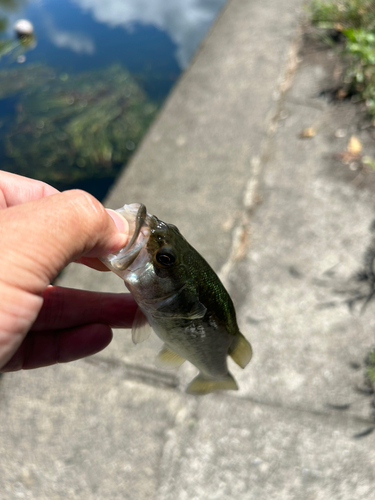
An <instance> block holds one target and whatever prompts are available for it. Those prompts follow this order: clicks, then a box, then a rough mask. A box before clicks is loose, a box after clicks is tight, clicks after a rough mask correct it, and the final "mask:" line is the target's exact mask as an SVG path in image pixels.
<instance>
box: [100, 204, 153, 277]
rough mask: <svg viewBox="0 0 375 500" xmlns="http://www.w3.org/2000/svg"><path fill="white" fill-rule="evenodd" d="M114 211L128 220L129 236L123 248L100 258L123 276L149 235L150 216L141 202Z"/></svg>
mask: <svg viewBox="0 0 375 500" xmlns="http://www.w3.org/2000/svg"><path fill="white" fill-rule="evenodd" d="M116 212H117V213H119V214H120V215H121V216H122V217H124V219H126V221H127V222H128V224H129V233H130V234H131V238H130V240H129V242H128V243H127V245H126V246H124V248H121V249H120V250H119V251H118V252H116V253H113V254H109V255H107V256H106V257H103V258H101V259H100V260H101V261H102V262H103V263H104V264H105V265H106V266H107V267H108V268H109V269H110V270H111V271H113V272H114V273H116V274H117V275H119V276H120V277H123V274H124V271H126V269H127V268H128V267H129V266H130V264H132V262H134V260H135V259H136V258H137V257H138V255H139V253H140V251H141V250H142V248H143V247H144V246H145V244H146V243H147V241H148V239H149V237H150V234H151V230H150V226H149V223H150V218H151V216H150V215H149V214H148V213H147V210H146V207H145V205H143V204H142V203H132V204H130V205H124V206H123V207H121V208H119V209H117V210H116Z"/></svg>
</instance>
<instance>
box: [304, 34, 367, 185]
mask: <svg viewBox="0 0 375 500" xmlns="http://www.w3.org/2000/svg"><path fill="white" fill-rule="evenodd" d="M328 35H329V34H328ZM335 37H336V38H337V40H335ZM326 39H327V36H326ZM330 40H331V46H330V45H328V44H327V43H326V42H325V41H324V40H323V33H322V31H320V30H316V29H313V28H311V27H306V28H305V29H304V33H303V36H302V44H301V50H300V53H299V57H300V60H301V64H303V65H310V66H316V67H320V68H322V69H323V71H322V74H323V75H324V76H323V77H322V78H321V80H320V82H319V88H318V90H317V92H316V95H315V96H314V99H316V101H317V103H321V104H322V105H324V106H325V113H324V118H323V121H324V124H323V126H322V127H321V129H322V130H323V131H322V134H323V135H325V138H324V140H328V141H329V142H330V144H331V145H332V153H330V154H328V155H326V156H325V157H323V162H324V164H323V170H324V172H325V173H326V174H327V175H329V176H330V177H331V178H332V177H333V178H335V179H336V180H337V182H345V183H350V184H352V185H353V186H355V187H356V188H358V189H367V190H370V191H372V192H374V193H375V120H374V119H372V118H371V117H370V116H369V115H368V114H367V111H366V106H365V103H364V102H358V98H357V96H355V95H347V94H346V92H345V90H344V85H343V78H344V74H345V70H346V67H347V61H346V60H345V58H343V57H342V55H340V48H341V46H340V44H341V43H342V42H341V40H340V37H339V36H338V35H337V34H335V33H334V32H332V33H331V37H330ZM327 104H328V106H327ZM306 133H313V131H306ZM353 137H354V140H352V143H351V139H352V138H353ZM353 141H354V145H356V146H357V147H356V148H355V147H354V148H353ZM355 141H357V142H355ZM351 145H352V146H351Z"/></svg>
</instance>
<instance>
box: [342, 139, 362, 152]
mask: <svg viewBox="0 0 375 500" xmlns="http://www.w3.org/2000/svg"><path fill="white" fill-rule="evenodd" d="M346 149H347V151H348V153H350V154H352V155H356V156H357V155H360V154H361V151H362V144H361V142H360V140H359V139H358V138H357V137H356V136H355V135H352V136H351V138H350V140H349V143H348V147H347V148H346Z"/></svg>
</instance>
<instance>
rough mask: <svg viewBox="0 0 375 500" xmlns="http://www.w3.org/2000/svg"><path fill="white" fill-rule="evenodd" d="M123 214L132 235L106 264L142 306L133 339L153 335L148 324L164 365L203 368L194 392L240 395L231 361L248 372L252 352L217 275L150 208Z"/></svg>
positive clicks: (140, 207)
mask: <svg viewBox="0 0 375 500" xmlns="http://www.w3.org/2000/svg"><path fill="white" fill-rule="evenodd" d="M117 212H118V213H119V214H120V215H122V216H123V217H124V218H125V219H126V220H127V221H128V223H129V229H130V234H132V237H131V239H130V241H129V242H128V244H127V245H126V246H125V247H124V248H123V249H121V250H120V251H119V252H117V253H116V254H111V255H109V256H107V257H106V258H104V259H102V261H103V262H104V263H105V264H106V266H107V267H108V268H109V269H110V270H111V271H113V272H114V273H116V274H117V275H118V276H120V277H121V278H122V279H123V280H124V282H125V285H126V287H127V288H128V289H129V291H130V292H131V293H132V295H133V297H134V299H135V300H136V302H137V304H138V306H139V310H138V312H137V314H136V317H135V320H134V325H133V329H132V337H133V341H134V342H135V343H139V342H142V341H143V340H145V338H147V336H148V334H147V329H145V327H144V325H145V323H146V319H147V322H148V323H149V324H150V325H151V327H152V329H153V330H154V332H155V333H156V334H157V335H158V336H159V337H160V338H161V339H162V340H163V341H164V346H163V348H162V350H161V351H160V353H159V355H158V361H159V363H160V364H161V365H162V366H164V367H167V368H177V367H179V366H180V365H181V364H182V363H183V362H184V361H185V360H188V361H190V363H192V364H193V365H195V366H196V368H198V370H199V374H198V375H197V377H196V378H195V379H194V380H193V381H192V382H191V383H190V385H189V386H188V388H187V392H188V393H190V394H208V393H210V392H213V391H216V390H237V389H238V386H237V383H236V381H235V380H234V378H233V376H232V375H231V373H230V372H229V371H228V366H227V356H228V355H229V356H231V357H232V359H233V360H234V361H235V362H236V363H237V364H238V365H239V366H240V367H241V368H245V366H246V365H247V364H248V362H249V361H250V359H251V356H252V350H251V346H250V344H249V342H248V341H247V340H246V339H245V337H244V336H243V335H242V334H241V333H240V331H239V329H238V326H237V321H236V313H235V309H234V306H233V302H232V300H231V298H230V296H229V294H228V292H227V291H226V290H225V288H224V286H223V284H222V283H221V281H220V279H219V277H218V276H217V274H216V273H215V272H214V271H213V269H212V268H211V267H210V266H209V264H208V263H207V262H206V261H205V260H204V259H203V257H202V256H201V255H200V254H199V253H198V252H197V251H196V250H195V249H194V248H193V247H192V246H191V245H190V244H189V243H188V242H187V241H186V240H185V238H184V237H183V236H182V235H181V233H180V232H179V230H178V229H177V227H176V226H174V225H172V224H166V223H165V222H162V221H161V220H159V219H158V218H157V217H155V216H154V215H150V214H148V213H147V211H146V207H145V206H144V205H142V204H138V203H134V204H132V205H124V206H123V207H122V208H121V209H118V210H117Z"/></svg>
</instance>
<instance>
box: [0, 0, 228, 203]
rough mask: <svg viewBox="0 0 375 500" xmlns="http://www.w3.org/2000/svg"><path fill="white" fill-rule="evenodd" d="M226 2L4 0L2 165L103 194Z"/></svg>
mask: <svg viewBox="0 0 375 500" xmlns="http://www.w3.org/2000/svg"><path fill="white" fill-rule="evenodd" d="M224 3H225V0H173V1H171V0H105V1H103V0H70V1H67V0H34V1H31V0H30V1H29V2H25V1H22V0H0V14H1V15H2V17H5V18H6V19H7V20H8V27H7V28H5V29H3V32H2V35H1V36H2V39H3V41H4V43H3V47H2V49H3V52H4V51H5V49H4V44H6V43H7V44H8V45H5V46H6V48H7V49H8V50H9V51H8V52H7V53H5V54H4V53H3V55H2V57H1V59H0V162H1V168H3V169H5V170H8V171H11V172H14V173H19V174H22V175H27V176H29V177H34V178H38V179H42V180H45V181H46V182H49V183H50V184H52V185H54V186H56V187H57V188H58V189H68V188H71V187H80V188H83V189H86V190H88V191H89V192H91V193H92V194H94V195H95V196H96V197H98V198H99V199H102V198H103V197H104V196H105V194H106V192H107V190H108V189H109V187H110V186H111V184H112V182H113V181H114V179H115V177H116V175H118V173H119V171H120V170H121V169H122V168H123V166H124V164H126V162H127V161H128V160H129V158H130V157H131V155H132V154H133V153H134V151H135V150H136V148H137V146H138V144H139V143H140V141H141V138H142V137H143V135H144V133H145V132H146V130H147V128H148V127H149V125H150V123H151V122H152V120H153V119H154V117H155V115H156V114H157V111H158V109H159V108H160V106H161V104H162V103H163V101H164V99H165V98H166V96H167V95H168V93H169V92H170V90H171V88H172V87H173V85H174V84H175V82H176V81H177V79H178V77H179V76H180V74H181V72H182V71H183V70H184V69H185V68H186V67H187V65H188V64H189V61H190V59H191V57H192V56H193V54H194V52H195V50H196V49H197V47H198V45H199V43H200V41H201V39H202V38H203V37H204V36H205V34H206V33H207V30H208V29H209V27H210V25H211V24H212V22H213V20H214V19H215V17H216V15H217V14H218V13H219V11H220V10H221V8H222V6H223V5H224ZM1 5H3V9H2V10H1ZM4 7H7V10H5V8H4ZM20 18H25V19H28V20H30V21H31V22H32V23H33V25H34V29H35V39H36V40H35V41H36V43H34V42H33V43H31V45H29V46H28V47H22V46H20V44H19V43H17V42H16V41H15V35H14V33H13V29H12V26H13V24H14V22H15V21H16V20H17V19H20ZM9 44H11V47H10V48H9ZM0 50H1V47H0Z"/></svg>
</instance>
